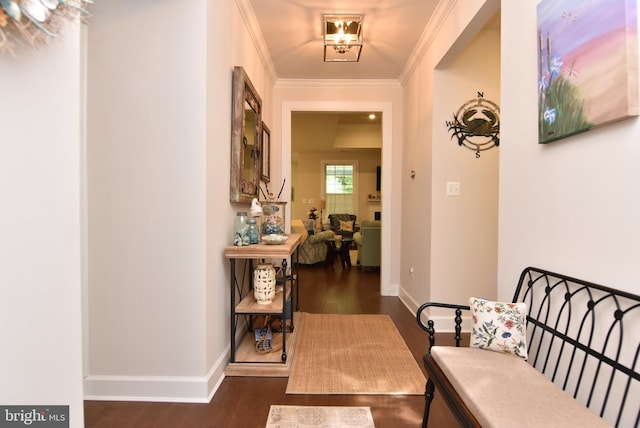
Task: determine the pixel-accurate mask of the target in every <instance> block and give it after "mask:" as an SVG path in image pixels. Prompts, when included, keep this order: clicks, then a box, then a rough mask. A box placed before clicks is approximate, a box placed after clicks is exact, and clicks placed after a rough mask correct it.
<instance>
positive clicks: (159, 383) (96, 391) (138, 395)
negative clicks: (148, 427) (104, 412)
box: [84, 349, 229, 403]
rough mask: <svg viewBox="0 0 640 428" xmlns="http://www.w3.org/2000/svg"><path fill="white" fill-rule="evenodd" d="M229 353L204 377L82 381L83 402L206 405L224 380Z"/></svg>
mask: <svg viewBox="0 0 640 428" xmlns="http://www.w3.org/2000/svg"><path fill="white" fill-rule="evenodd" d="M228 361H229V349H226V350H225V352H224V353H223V354H222V355H221V356H220V358H218V360H217V361H216V362H215V363H214V365H213V367H212V368H211V370H209V373H208V374H207V375H206V376H202V377H198V376H195V377H194V376H105V375H89V376H87V377H85V379H84V399H85V400H96V401H151V402H164V403H167V402H171V403H208V402H210V401H211V398H213V395H214V394H215V392H216V391H217V390H218V388H219V387H220V384H221V383H222V380H223V379H224V370H225V367H226V364H227V362H228Z"/></svg>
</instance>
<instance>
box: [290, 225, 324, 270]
mask: <svg viewBox="0 0 640 428" xmlns="http://www.w3.org/2000/svg"><path fill="white" fill-rule="evenodd" d="M312 225H313V222H312ZM311 230H312V231H313V226H311ZM291 231H292V232H293V233H299V234H301V235H302V243H301V244H300V246H299V247H298V263H300V264H303V265H313V264H316V263H320V262H322V263H324V262H325V261H326V259H327V241H329V240H330V239H333V231H331V230H326V231H324V232H315V233H314V234H313V235H310V234H309V231H308V230H307V228H306V227H305V225H304V223H303V222H302V220H291Z"/></svg>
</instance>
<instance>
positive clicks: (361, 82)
mask: <svg viewBox="0 0 640 428" xmlns="http://www.w3.org/2000/svg"><path fill="white" fill-rule="evenodd" d="M275 87H276V88H400V87H401V85H400V81H398V80H397V79H278V80H277V81H276V84H275Z"/></svg>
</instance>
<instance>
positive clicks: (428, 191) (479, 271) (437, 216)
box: [400, 0, 501, 329]
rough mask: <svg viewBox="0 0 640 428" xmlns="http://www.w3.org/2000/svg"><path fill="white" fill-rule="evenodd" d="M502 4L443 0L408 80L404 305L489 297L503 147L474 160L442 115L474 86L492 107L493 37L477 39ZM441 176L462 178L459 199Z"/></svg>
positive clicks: (496, 61)
mask: <svg viewBox="0 0 640 428" xmlns="http://www.w3.org/2000/svg"><path fill="white" fill-rule="evenodd" d="M499 6H500V5H499V2H498V1H494V0H489V1H473V2H465V3H464V5H462V4H461V3H460V2H446V1H445V2H442V3H440V4H439V6H438V10H437V13H436V16H435V17H434V20H436V22H432V23H431V25H432V27H433V28H435V29H437V31H436V32H435V33H434V34H433V37H432V40H431V43H430V44H428V45H427V49H426V51H425V52H424V53H423V56H422V57H421V59H420V61H419V62H418V63H417V64H416V66H415V68H414V69H413V70H412V73H410V74H408V75H407V77H406V82H405V84H404V100H403V101H404V111H405V116H404V130H405V139H404V152H403V163H404V167H403V169H402V184H403V189H404V191H403V198H402V221H401V223H402V264H401V266H400V272H401V284H402V289H401V292H400V295H401V297H402V299H403V301H404V302H405V304H406V305H407V306H408V307H409V308H410V309H411V310H415V309H417V307H418V306H419V305H420V304H421V303H423V302H427V301H445V302H448V301H453V302H459V303H465V302H466V301H467V300H468V298H469V296H470V295H482V296H485V297H486V296H489V297H492V296H494V295H495V287H496V269H497V268H496V264H497V249H496V243H497V158H498V156H499V153H498V150H501V149H492V150H490V151H486V152H483V153H482V154H481V158H480V159H475V157H474V153H473V152H472V151H470V150H467V149H464V148H460V147H459V146H458V145H457V143H456V142H454V141H452V140H451V135H450V134H449V132H448V131H447V128H446V125H445V121H447V120H451V115H452V113H453V112H455V111H457V109H458V108H459V107H460V105H461V104H463V103H464V102H466V101H468V100H469V99H472V98H474V97H475V96H476V92H477V91H482V90H484V92H485V96H486V98H487V99H490V100H492V101H494V102H496V103H498V104H499V102H498V101H499V99H498V98H499V92H500V91H499V79H498V75H499V55H498V51H499V35H498V34H496V32H495V31H493V32H486V33H482V34H480V35H478V34H479V33H480V30H481V29H482V28H483V26H484V25H485V24H486V23H487V22H488V21H489V20H490V19H491V18H492V17H493V16H494V14H495V13H496V11H497V10H498V9H499ZM433 28H432V29H433ZM433 31H435V30H433ZM437 68H440V69H439V70H436V69H437ZM410 171H415V177H414V178H411V175H410ZM447 181H459V182H461V185H462V188H461V196H459V197H447V196H445V189H446V182H447ZM476 222H477V223H476ZM478 223H481V224H478ZM439 328H440V329H442V326H439ZM445 328H448V326H446V327H445Z"/></svg>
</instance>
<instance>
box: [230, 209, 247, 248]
mask: <svg viewBox="0 0 640 428" xmlns="http://www.w3.org/2000/svg"><path fill="white" fill-rule="evenodd" d="M248 232H249V227H248V225H247V213H246V212H244V211H241V212H239V213H238V214H236V220H235V222H234V223H233V245H235V246H236V247H241V246H243V245H249V234H248Z"/></svg>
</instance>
